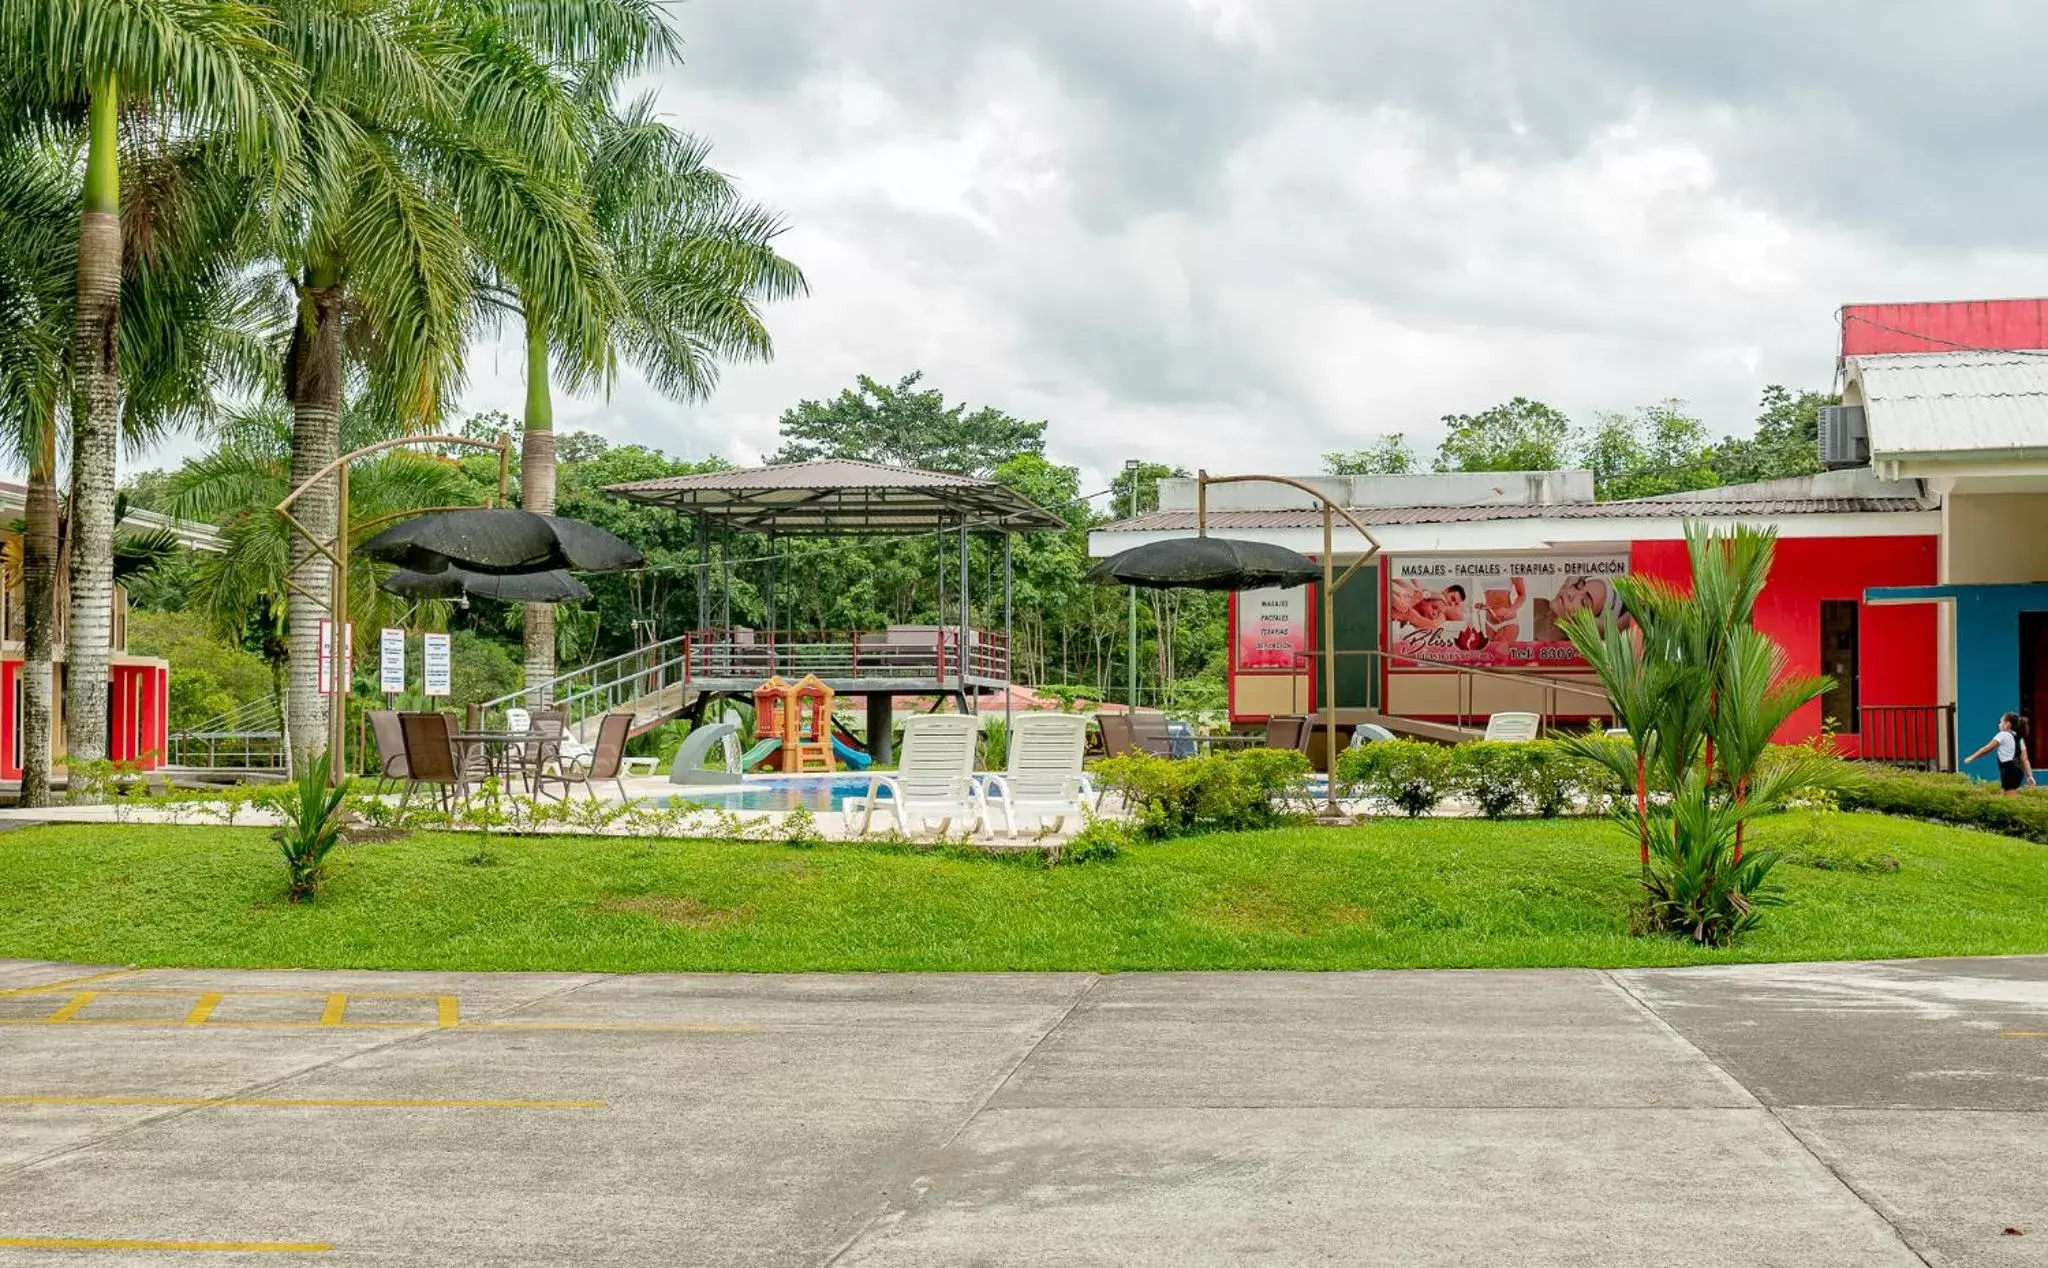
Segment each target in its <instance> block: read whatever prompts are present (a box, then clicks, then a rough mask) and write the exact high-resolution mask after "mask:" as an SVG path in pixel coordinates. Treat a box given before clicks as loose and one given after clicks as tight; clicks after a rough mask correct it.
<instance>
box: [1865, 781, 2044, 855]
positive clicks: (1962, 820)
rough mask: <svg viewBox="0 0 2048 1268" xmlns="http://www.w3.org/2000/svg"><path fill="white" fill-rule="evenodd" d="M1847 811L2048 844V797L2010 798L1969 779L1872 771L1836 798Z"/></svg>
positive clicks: (1990, 785) (2020, 796)
mask: <svg viewBox="0 0 2048 1268" xmlns="http://www.w3.org/2000/svg"><path fill="white" fill-rule="evenodd" d="M1837 800H1838V801H1839V802H1840V804H1841V807H1842V809H1844V810H1871V811H1876V812H1877V813H1879V814H1888V815H1900V816H1903V817H1906V818H1912V819H1927V820H1931V821H1933V822H1935V823H1949V824H1954V825H1956V826H1958V827H1964V828H1978V829H1981V830H1983V831H1985V832H1996V833H1999V834H2001V835H2004V836H2009V837H2018V838H2020V839H2021V840H2023V841H2038V842H2041V843H2043V844H2048V795H2044V794H2041V793H2038V792H2032V791H2029V792H2023V793H2021V794H2020V795H2019V796H2017V797H2008V796H2006V795H2004V794H2003V793H2001V792H1999V791H1998V789H1997V787H1996V786H1995V785H1992V784H1986V783H1980V782H1978V781H1977V780H1974V779H1971V778H1970V777H1968V776H1967V775H1937V774H1933V773H1930V772H1926V771H1906V770H1897V769H1894V768H1892V767H1888V766H1880V767H1874V768H1871V769H1869V770H1867V771H1865V772H1864V774H1863V777H1862V778H1860V779H1857V780H1855V781H1854V782H1852V783H1850V784H1849V785H1848V786H1846V787H1844V788H1843V789H1841V791H1840V792H1839V793H1838V794H1837Z"/></svg>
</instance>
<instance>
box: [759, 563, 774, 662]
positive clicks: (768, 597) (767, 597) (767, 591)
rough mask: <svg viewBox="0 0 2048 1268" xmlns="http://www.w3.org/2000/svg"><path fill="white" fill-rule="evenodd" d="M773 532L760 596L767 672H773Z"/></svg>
mask: <svg viewBox="0 0 2048 1268" xmlns="http://www.w3.org/2000/svg"><path fill="white" fill-rule="evenodd" d="M775 564H776V559H775V533H774V530H772V529H771V530H769V533H768V584H767V585H766V586H765V587H763V589H762V593H761V598H762V602H763V605H764V606H765V607H766V608H767V610H768V672H769V674H771V675H772V674H774V673H775Z"/></svg>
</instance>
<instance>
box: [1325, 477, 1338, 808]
mask: <svg viewBox="0 0 2048 1268" xmlns="http://www.w3.org/2000/svg"><path fill="white" fill-rule="evenodd" d="M1335 520H1336V515H1335V514H1334V513H1333V512H1332V511H1331V510H1330V504H1329V503H1328V502H1327V501H1326V502H1324V503H1323V760H1324V761H1325V762H1326V763H1327V767H1326V769H1327V770H1328V772H1329V774H1328V777H1327V778H1326V779H1325V780H1324V783H1323V814H1324V815H1325V816H1326V817H1328V818H1331V819H1336V818H1338V817H1339V814H1338V810H1337V561H1336V557H1335V555H1334V553H1333V549H1334V530H1335Z"/></svg>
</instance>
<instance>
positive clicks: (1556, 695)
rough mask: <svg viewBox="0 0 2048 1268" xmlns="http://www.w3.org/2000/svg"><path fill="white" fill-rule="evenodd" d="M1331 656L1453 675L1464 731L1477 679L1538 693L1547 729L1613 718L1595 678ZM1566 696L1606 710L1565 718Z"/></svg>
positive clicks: (1302, 669) (1363, 650) (1381, 654)
mask: <svg viewBox="0 0 2048 1268" xmlns="http://www.w3.org/2000/svg"><path fill="white" fill-rule="evenodd" d="M1331 655H1332V656H1334V657H1337V658H1339V659H1341V658H1343V657H1346V656H1366V657H1377V658H1378V660H1379V662H1380V663H1381V664H1380V667H1381V668H1384V666H1385V664H1386V663H1387V662H1393V661H1400V662H1403V663H1404V664H1406V665H1410V666H1414V667H1417V668H1419V669H1421V670H1423V671H1425V672H1429V673H1439V674H1456V675H1457V676H1458V681H1457V686H1456V688H1455V692H1456V695H1455V700H1456V705H1457V707H1456V709H1455V710H1454V712H1453V714H1452V716H1454V717H1455V718H1456V719H1457V725H1458V726H1459V727H1460V728H1461V729H1462V728H1466V723H1467V722H1468V721H1469V720H1470V719H1473V718H1476V717H1478V716H1479V711H1478V708H1477V703H1476V695H1475V684H1476V682H1477V681H1478V680H1480V679H1486V680H1489V681H1495V682H1501V683H1513V684H1514V685H1515V686H1517V687H1519V688H1524V689H1526V688H1529V687H1535V688H1538V689H1540V690H1541V691H1542V692H1543V695H1544V703H1543V706H1542V707H1541V708H1539V709H1538V710H1536V712H1537V714H1538V716H1539V717H1540V718H1541V719H1542V720H1543V724H1544V725H1545V726H1549V725H1550V724H1551V722H1552V721H1553V720H1555V719H1557V718H1560V717H1565V716H1571V717H1603V716H1609V717H1611V716H1612V714H1613V701H1612V700H1610V699H1609V698H1608V695H1607V689H1606V688H1605V687H1604V686H1602V685H1601V683H1600V680H1599V679H1598V678H1594V677H1591V676H1588V677H1586V678H1583V679H1575V678H1559V677H1556V676H1554V675H1552V674H1546V673H1542V672H1539V671H1536V670H1528V669H1490V668H1486V667H1484V666H1479V665H1454V664H1450V663H1448V662H1442V661H1431V660H1429V659H1428V658H1427V657H1418V656H1415V655H1413V654H1403V653H1401V652H1398V651H1389V650H1387V649H1386V648H1384V647H1340V648H1333V649H1331ZM1313 672H1314V666H1313V665H1312V664H1310V663H1308V662H1307V660H1306V659H1304V662H1303V663H1301V664H1299V665H1297V666H1296V667H1295V668H1293V669H1291V670H1288V671H1287V672H1286V674H1285V675H1280V674H1274V675H1273V676H1274V677H1281V676H1285V677H1306V676H1308V675H1309V674H1311V673H1313ZM1565 695H1572V696H1579V697H1584V698H1587V699H1591V700H1597V701H1599V702H1600V703H1601V704H1602V705H1604V706H1606V707H1605V708H1603V709H1591V710H1588V711H1586V712H1585V713H1571V714H1569V715H1567V713H1566V711H1565V710H1564V709H1563V708H1562V707H1561V706H1562V700H1561V697H1562V696H1565ZM1381 703H1382V704H1384V703H1385V701H1384V700H1383V701H1381Z"/></svg>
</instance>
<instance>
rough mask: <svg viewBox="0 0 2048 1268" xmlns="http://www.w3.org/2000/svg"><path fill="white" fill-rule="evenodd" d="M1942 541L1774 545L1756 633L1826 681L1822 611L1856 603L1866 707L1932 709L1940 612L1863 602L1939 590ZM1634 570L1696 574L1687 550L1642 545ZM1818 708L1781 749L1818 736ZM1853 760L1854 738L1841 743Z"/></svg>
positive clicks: (1815, 540) (1824, 540)
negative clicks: (1885, 590)
mask: <svg viewBox="0 0 2048 1268" xmlns="http://www.w3.org/2000/svg"><path fill="white" fill-rule="evenodd" d="M1938 554H1939V542H1938V539H1937V538H1934V537H1791V538H1781V539H1780V540H1779V542H1778V552H1777V557H1776V559H1775V560H1774V562H1773V563H1772V565H1771V576H1770V580H1769V581H1767V582H1765V584H1764V592H1763V594H1762V595H1761V596H1760V597H1759V598H1758V599H1757V605H1756V625H1757V628H1758V629H1760V630H1762V631H1763V632H1764V633H1766V634H1768V635H1770V636H1771V637H1772V638H1774V639H1776V640H1777V641H1778V643H1779V645H1780V646H1782V647H1783V648H1784V649H1785V651H1786V653H1787V655H1788V656H1789V657H1790V658H1791V663H1792V670H1793V672H1795V673H1803V674H1817V673H1819V672H1820V604H1821V600H1823V599H1855V600H1857V601H1858V603H1859V605H1860V607H1859V610H1858V613H1857V631H1858V635H1859V637H1858V648H1857V667H1858V671H1859V674H1860V677H1861V678H1862V683H1861V689H1860V692H1859V696H1858V699H1859V701H1860V702H1861V703H1863V704H1933V703H1935V702H1936V701H1938V700H1939V699H1940V696H1939V695H1938V694H1937V693H1938V691H1939V688H1940V677H1939V670H1938V667H1937V665H1936V663H1935V662H1936V657H1937V650H1938V644H1937V638H1938V635H1937V633H1936V626H1935V616H1936V614H1935V607H1934V605H1933V604H1928V603H1913V604H1881V605H1877V606H1872V605H1870V604H1866V603H1862V599H1863V591H1864V589H1865V588H1866V587H1869V586H1914V585H1934V584H1936V582H1937V580H1938V578H1937V576H1936V570H1937V566H1938ZM1629 566H1630V568H1631V570H1633V571H1634V572H1636V573H1639V574H1641V575H1644V576H1655V577H1664V578H1666V579H1668V580H1671V581H1675V582H1679V583H1681V584H1682V583H1684V582H1685V580H1686V578H1687V577H1689V576H1690V575H1691V570H1690V569H1689V568H1688V567H1687V565H1686V554H1685V543H1684V542H1637V543H1636V544H1635V545H1634V546H1633V547H1632V548H1631V550H1630V552H1629ZM1820 726H1821V708H1820V702H1819V701H1817V700H1816V701H1814V702H1813V703H1812V704H1809V705H1807V706H1806V707H1805V708H1803V709H1801V710H1800V711H1799V712H1798V713H1795V714H1793V715H1792V720H1791V721H1790V722H1788V723H1786V724H1785V726H1784V727H1783V728H1781V729H1780V730H1779V732H1778V737H1777V738H1778V739H1779V740H1780V741H1781V742H1787V743H1790V742H1795V741H1799V740H1804V739H1809V738H1811V737H1812V736H1814V735H1816V734H1818V733H1819V731H1820ZM1840 741H1841V745H1842V748H1843V749H1844V750H1845V751H1847V752H1849V753H1851V754H1853V753H1854V752H1855V740H1854V737H1853V736H1847V735H1845V736H1841V737H1840Z"/></svg>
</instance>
